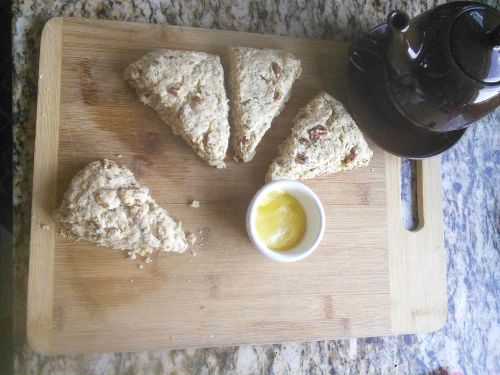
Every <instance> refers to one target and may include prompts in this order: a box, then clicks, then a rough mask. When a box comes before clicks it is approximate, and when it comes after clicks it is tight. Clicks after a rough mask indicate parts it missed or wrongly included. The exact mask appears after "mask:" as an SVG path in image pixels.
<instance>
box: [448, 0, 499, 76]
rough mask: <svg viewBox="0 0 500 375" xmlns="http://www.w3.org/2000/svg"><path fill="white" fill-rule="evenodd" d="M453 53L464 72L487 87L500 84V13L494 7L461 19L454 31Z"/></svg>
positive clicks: (452, 38)
mask: <svg viewBox="0 0 500 375" xmlns="http://www.w3.org/2000/svg"><path fill="white" fill-rule="evenodd" d="M450 36H451V38H450V42H451V52H452V54H453V57H454V58H455V60H456V62H457V64H458V65H459V66H460V68H461V69H462V70H463V71H464V72H465V73H466V74H467V75H469V76H470V77H472V78H474V79H475V80H477V81H480V82H483V83H486V84H500V13H499V12H498V11H496V10H495V9H494V8H491V7H481V8H475V9H471V10H469V11H466V12H465V13H463V14H462V15H460V16H459V17H458V18H457V20H456V21H455V23H454V25H453V28H452V30H451V35H450Z"/></svg>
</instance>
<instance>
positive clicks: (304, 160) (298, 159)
mask: <svg viewBox="0 0 500 375" xmlns="http://www.w3.org/2000/svg"><path fill="white" fill-rule="evenodd" d="M295 161H296V162H297V163H299V164H305V163H307V156H306V155H304V154H303V153H299V154H297V156H296V157H295Z"/></svg>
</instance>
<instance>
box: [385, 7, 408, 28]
mask: <svg viewBox="0 0 500 375" xmlns="http://www.w3.org/2000/svg"><path fill="white" fill-rule="evenodd" d="M387 25H389V27H390V28H391V31H392V32H393V33H405V32H407V31H408V29H409V27H410V17H408V15H407V14H406V13H405V12H403V11H401V10H393V11H392V12H390V13H389V14H388V15H387Z"/></svg>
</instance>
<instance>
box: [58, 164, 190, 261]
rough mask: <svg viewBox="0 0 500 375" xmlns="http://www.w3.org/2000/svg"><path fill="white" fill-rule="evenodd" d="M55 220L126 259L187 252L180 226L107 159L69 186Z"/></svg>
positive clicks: (91, 166)
mask: <svg viewBox="0 0 500 375" xmlns="http://www.w3.org/2000/svg"><path fill="white" fill-rule="evenodd" d="M54 217H55V219H56V221H57V222H58V223H59V224H60V225H61V226H62V227H64V229H66V230H67V231H69V232H70V235H71V236H72V237H73V236H74V237H76V239H77V240H78V239H84V240H87V241H90V242H94V243H96V244H98V245H100V246H107V247H111V248H113V249H119V250H128V251H129V257H130V258H132V259H135V257H136V256H137V255H146V254H149V253H152V252H153V251H173V252H176V253H182V252H183V251H185V250H186V249H187V246H188V245H187V242H186V236H185V234H184V231H183V230H182V226H181V224H180V223H177V222H175V221H174V219H172V218H171V217H170V216H169V215H168V212H167V211H165V210H164V209H163V208H161V207H160V206H158V204H157V203H156V202H155V201H154V200H153V198H151V196H150V195H149V190H148V188H146V187H144V186H141V185H140V184H139V183H138V182H137V180H136V179H135V177H134V175H133V174H132V172H131V171H130V170H128V169H127V168H125V167H123V166H121V165H119V164H116V163H115V162H113V161H110V160H98V161H94V162H92V163H90V164H89V165H87V166H86V167H85V168H84V169H82V170H81V171H80V172H78V173H77V174H76V176H75V177H74V178H73V180H72V181H71V183H70V185H69V188H68V190H67V191H66V194H65V195H64V198H63V201H62V203H61V206H60V207H59V208H58V209H57V210H56V212H55V214H54Z"/></svg>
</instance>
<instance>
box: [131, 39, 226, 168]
mask: <svg viewBox="0 0 500 375" xmlns="http://www.w3.org/2000/svg"><path fill="white" fill-rule="evenodd" d="M124 77H125V79H126V80H127V81H128V82H129V83H130V85H131V86H132V87H133V88H134V89H135V90H136V92H137V95H138V96H139V100H140V101H141V102H142V103H144V104H147V105H149V106H151V107H152V108H153V109H154V110H155V111H156V112H157V113H158V114H159V115H160V117H161V118H162V120H163V121H165V122H166V123H167V124H168V125H170V127H171V128H172V131H173V133H174V134H179V135H180V136H181V137H182V138H184V140H185V141H186V142H187V143H188V144H189V145H190V146H191V148H192V149H193V151H194V152H196V154H198V156H199V157H200V158H202V159H203V160H205V161H206V162H207V163H208V164H209V165H210V166H213V167H217V168H224V167H225V163H224V158H225V157H226V151H227V147H228V142H229V122H228V113H229V106H228V103H227V96H226V90H225V88H224V71H223V69H222V65H221V63H220V59H219V57H218V56H215V55H210V54H208V53H205V52H196V51H181V50H170V49H163V50H157V51H153V52H151V53H148V54H147V55H145V56H143V57H141V58H140V59H139V60H137V61H136V62H134V63H132V64H131V65H129V66H128V67H127V68H126V69H125V72H124Z"/></svg>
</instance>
